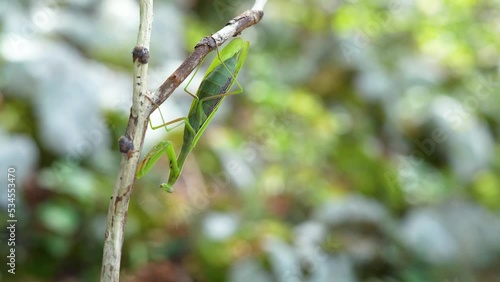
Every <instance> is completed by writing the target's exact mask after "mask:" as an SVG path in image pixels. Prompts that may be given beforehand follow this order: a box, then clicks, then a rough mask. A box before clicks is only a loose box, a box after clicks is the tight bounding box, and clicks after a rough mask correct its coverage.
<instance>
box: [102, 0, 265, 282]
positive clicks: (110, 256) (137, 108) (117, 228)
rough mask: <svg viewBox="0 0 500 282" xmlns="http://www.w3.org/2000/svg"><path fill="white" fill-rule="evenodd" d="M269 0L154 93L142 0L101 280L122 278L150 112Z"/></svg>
mask: <svg viewBox="0 0 500 282" xmlns="http://www.w3.org/2000/svg"><path fill="white" fill-rule="evenodd" d="M266 2H267V0H257V1H256V2H255V5H254V8H253V9H252V10H248V11H246V12H244V13H242V14H241V15H239V16H238V17H235V18H234V19H232V20H231V21H229V22H228V23H227V24H226V26H224V27H223V28H222V29H221V30H219V31H218V32H216V33H214V34H212V36H207V37H204V38H203V39H202V40H200V42H198V44H197V45H196V46H195V50H194V52H193V53H192V54H191V55H190V56H189V57H188V58H187V59H186V60H185V61H184V62H183V63H182V64H181V65H180V66H179V68H178V69H177V70H176V71H175V72H174V73H173V74H172V75H170V76H169V77H168V78H167V79H166V80H165V82H164V83H163V84H162V85H161V86H160V87H159V88H158V89H157V90H156V91H154V92H153V93H148V91H147V72H148V60H149V51H148V49H149V41H150V37H151V25H152V22H153V0H141V1H140V8H141V10H140V15H141V17H140V26H139V34H138V36H137V46H136V47H135V48H134V51H133V61H134V93H133V98H132V99H133V101H132V109H131V111H130V116H129V121H128V126H127V130H126V132H125V135H124V136H122V137H120V140H119V145H120V151H121V152H122V153H123V154H122V161H121V164H120V172H119V174H118V177H117V180H116V184H115V187H114V190H113V196H112V197H111V200H110V204H109V209H108V218H107V228H106V233H105V236H104V251H103V261H102V270H101V281H113V282H114V281H119V278H120V259H121V252H122V245H123V237H124V231H125V224H126V221H127V212H128V204H129V201H130V197H131V196H132V190H133V189H132V188H133V184H134V180H135V172H136V170H137V165H138V163H139V157H140V151H141V149H142V145H143V142H144V136H145V134H146V130H147V125H148V120H149V116H150V114H151V113H152V112H153V111H154V110H155V108H156V107H157V106H158V105H161V104H162V103H163V102H164V101H165V100H166V99H167V98H168V97H169V96H170V95H171V94H172V92H173V91H174V90H175V89H176V88H177V87H178V86H179V85H180V84H181V83H182V82H183V81H184V80H185V79H186V77H187V76H188V75H189V74H190V73H191V72H192V71H193V70H194V69H195V68H196V66H198V65H199V64H200V63H201V61H202V60H203V58H204V57H205V56H206V55H207V54H208V53H209V52H210V51H212V50H213V49H215V48H216V47H217V46H219V45H221V44H222V43H224V42H225V41H226V40H227V39H228V38H230V37H234V36H238V35H239V34H240V33H241V32H242V31H243V30H244V29H246V28H248V27H250V26H252V25H254V24H256V23H258V22H259V21H260V20H261V19H262V17H263V15H264V13H263V11H262V10H263V8H264V6H265V4H266Z"/></svg>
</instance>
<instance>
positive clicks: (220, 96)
mask: <svg viewBox="0 0 500 282" xmlns="http://www.w3.org/2000/svg"><path fill="white" fill-rule="evenodd" d="M249 45H250V43H249V42H248V41H243V40H242V39H241V38H236V39H234V40H233V41H231V42H230V43H229V44H228V45H227V46H226V47H224V49H222V51H220V52H219V51H217V58H215V59H214V60H213V62H212V63H211V64H210V66H209V67H208V70H207V72H206V73H205V76H204V77H203V80H202V82H201V84H200V87H199V88H198V91H197V92H196V95H193V94H192V93H190V92H189V91H187V90H186V88H187V86H186V88H185V90H186V92H187V93H188V94H190V95H191V96H193V98H194V100H193V102H192V104H191V108H190V110H189V113H188V116H187V117H183V118H178V119H175V120H173V121H170V122H167V123H164V124H162V125H159V126H153V125H152V124H151V128H153V129H157V128H160V127H165V128H166V129H167V127H166V126H167V125H171V124H173V123H177V122H183V123H184V137H183V143H182V147H181V150H180V153H179V155H178V157H177V158H176V155H175V150H174V147H173V144H172V142H171V141H161V142H160V143H158V144H157V145H156V146H154V147H153V148H152V149H151V151H150V152H149V153H148V154H147V155H146V157H144V160H143V161H142V162H141V163H140V165H139V167H138V169H137V172H136V177H137V178H141V177H143V176H144V175H146V174H147V173H148V172H149V171H150V170H151V168H152V167H153V166H154V165H155V163H156V162H157V161H158V160H159V159H160V157H161V156H162V155H163V154H165V153H166V154H167V157H168V159H169V162H170V172H169V176H168V181H167V183H162V184H160V188H162V189H163V190H164V191H166V192H169V193H172V192H173V188H172V187H173V185H174V184H175V182H176V181H177V179H178V178H179V176H180V174H181V172H182V167H183V165H184V161H185V160H186V157H187V156H188V154H189V153H190V152H191V151H192V150H193V148H194V147H195V146H196V143H198V140H199V139H200V137H201V135H202V134H203V132H204V131H205V130H206V128H207V126H208V124H209V123H210V121H211V120H212V118H213V117H214V115H215V112H217V110H218V109H219V106H220V105H221V104H222V101H223V100H224V98H225V97H226V96H229V95H234V94H239V93H241V92H242V91H243V88H242V87H241V85H240V84H239V83H238V81H237V80H236V77H237V76H238V73H239V71H240V69H241V67H242V66H243V63H244V62H245V59H246V56H247V53H248V48H249ZM193 77H194V76H193ZM192 79H193V78H191V79H190V80H189V83H190V82H191V80H192ZM234 82H236V84H237V85H238V90H236V91H234V92H229V91H230V89H231V86H232V85H233V83H234ZM189 83H188V85H189ZM160 115H161V112H160ZM162 118H163V117H162ZM167 131H169V130H168V129H167Z"/></svg>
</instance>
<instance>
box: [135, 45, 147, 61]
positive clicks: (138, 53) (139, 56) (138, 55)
mask: <svg viewBox="0 0 500 282" xmlns="http://www.w3.org/2000/svg"><path fill="white" fill-rule="evenodd" d="M136 60H137V61H139V63H141V64H143V65H144V64H147V63H148V61H149V50H148V48H146V47H143V46H135V47H134V50H132V61H133V62H134V63H135V61H136Z"/></svg>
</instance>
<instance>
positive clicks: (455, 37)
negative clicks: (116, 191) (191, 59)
mask: <svg viewBox="0 0 500 282" xmlns="http://www.w3.org/2000/svg"><path fill="white" fill-rule="evenodd" d="M252 5H253V1H250V0H248V1H247V0H235V1H231V0H214V1H197V0H190V1H181V0H178V1H156V2H155V6H154V12H155V18H154V24H153V33H152V42H151V59H150V77H149V86H150V89H151V90H154V89H156V87H158V86H159V85H160V84H161V83H162V82H163V80H164V79H165V78H166V77H167V76H168V75H169V74H170V73H171V72H172V71H173V70H174V69H175V68H176V67H177V66H178V65H179V64H180V63H181V62H182V61H183V60H184V59H185V58H186V57H187V55H188V54H189V52H190V51H191V50H192V49H193V47H194V45H195V44H196V42H197V41H198V40H200V39H201V38H202V37H203V36H206V35H209V34H211V33H213V32H215V31H216V30H218V29H220V28H221V27H222V26H223V25H224V24H225V22H226V21H227V20H229V19H231V18H232V17H234V16H236V15H238V14H240V13H241V12H243V11H244V10H246V9H248V8H250V7H251V6H252ZM138 13H139V12H138V2H137V1H133V0H121V1H118V0H104V1H97V0H50V1H49V0H42V1H28V0H24V1H8V0H2V1H1V2H0V15H1V22H0V72H1V74H0V91H1V92H0V168H1V171H0V175H1V179H2V180H1V181H2V187H6V183H7V182H6V181H7V180H6V174H7V168H8V167H11V166H14V167H15V168H16V179H17V187H18V188H17V192H16V217H17V219H18V223H17V230H16V236H17V237H16V244H17V245H16V259H17V260H16V263H17V268H16V275H15V276H13V275H11V274H8V273H7V272H6V270H7V267H6V264H5V260H6V254H7V250H6V248H7V244H6V239H7V236H8V233H7V231H6V229H5V228H2V231H1V238H0V242H1V246H0V250H1V253H2V255H1V257H2V260H1V261H2V264H1V265H2V267H1V268H2V270H1V274H0V280H1V281H97V280H98V278H99V276H100V264H101V258H102V244H103V237H104V235H103V234H104V230H105V220H106V213H107V208H108V203H109V198H110V196H111V193H112V189H113V184H114V182H115V179H116V176H117V170H118V167H119V163H120V158H121V155H120V153H119V152H118V148H117V139H118V138H119V136H121V135H122V134H123V133H124V130H125V127H126V122H127V118H128V114H129V113H128V111H129V109H130V105H131V94H132V70H133V68H132V63H131V62H132V57H131V50H132V48H133V47H134V44H135V41H136V37H137V30H138ZM499 34H500V4H499V2H498V1H493V0H490V1H488V0H485V1H479V0H477V1H474V0H458V1H457V0H454V1H452V0H442V1H431V0H399V1H398V0H395V1H375V0H368V1H357V0H350V1H336V0H308V1H307V0H293V1H285V0H270V1H269V3H268V4H267V6H266V8H265V16H264V19H263V20H262V22H260V23H259V24H258V25H256V26H254V27H252V28H249V29H247V30H245V31H244V32H243V34H242V35H241V37H243V38H244V39H246V40H249V41H250V42H251V47H250V51H249V55H248V58H247V61H246V63H245V65H244V68H243V70H242V72H241V73H240V76H239V81H240V83H241V84H242V85H243V87H244V92H243V94H241V95H236V96H233V97H230V98H228V99H226V100H225V104H224V105H223V106H222V107H221V109H220V110H219V112H218V113H217V115H216V117H215V118H214V120H213V121H212V123H211V124H210V126H209V127H208V129H207V131H206V132H205V134H204V135H203V137H202V138H201V139H200V142H199V143H198V145H197V147H196V148H195V150H194V151H193V153H192V154H191V156H190V157H189V158H188V161H187V163H186V165H185V168H184V171H183V174H182V177H181V178H180V180H179V181H178V183H177V184H176V186H175V192H174V193H173V194H166V193H164V192H162V191H161V190H159V189H158V188H157V187H158V184H159V183H161V182H164V181H165V180H166V178H167V175H168V160H167V159H166V158H165V159H163V160H161V161H160V162H159V163H158V164H157V165H156V166H155V168H154V169H153V170H152V172H150V173H149V174H148V175H147V176H146V177H144V178H143V179H141V180H139V181H137V182H136V185H135V188H134V193H133V198H132V201H131V203H130V210H129V213H128V223H127V230H126V234H125V244H124V249H123V257H122V276H121V278H122V280H123V281H141V282H147V281H238V282H246V281H283V282H290V281H292V282H295V281H311V282H312V281H318V282H322V281H342V282H343V281H500V268H499V265H500V218H499V209H500V201H499V200H500V144H499V135H500V114H499V106H498V105H500V96H499V93H500V90H499V89H500V76H499V70H500V58H499V55H500V50H499V47H500V43H499V42H500V41H499V40H498V39H499ZM212 58H213V57H211V58H210V59H209V60H211V59H212ZM207 65H208V63H205V64H203V65H202V67H201V70H200V71H199V73H198V74H197V76H196V77H195V79H194V80H193V82H192V83H191V84H190V85H189V86H188V89H189V90H190V91H192V92H194V91H196V89H197V85H198V84H199V82H200V78H201V77H202V75H203V72H204V69H206V67H207ZM190 103H191V98H190V97H189V95H186V94H185V93H184V91H183V90H182V87H181V88H180V89H178V90H177V91H176V92H175V93H174V95H173V96H171V98H170V99H169V100H167V102H166V103H165V104H164V105H163V106H162V113H163V115H164V116H166V117H167V118H168V119H173V118H177V117H180V116H184V115H186V113H187V111H188V110H189V105H190ZM152 120H153V123H155V124H159V123H160V122H161V120H160V118H159V115H158V114H154V115H153V117H152ZM182 132H183V131H182V129H181V128H179V129H177V130H174V131H172V132H170V133H169V134H167V133H166V132H165V131H164V130H155V131H153V130H150V131H148V133H147V138H146V141H145V148H144V152H143V153H146V152H147V150H149V149H150V148H151V147H152V146H154V145H155V144H156V143H157V142H158V141H159V140H162V139H165V138H168V139H169V140H172V141H173V142H174V143H175V144H176V146H177V148H178V147H179V146H180V144H181V141H182ZM7 203H8V201H7V193H6V190H5V189H2V193H0V208H1V210H2V212H1V215H2V217H1V218H0V219H1V222H2V225H3V224H5V222H6V219H7V217H6V216H7V214H6V211H7Z"/></svg>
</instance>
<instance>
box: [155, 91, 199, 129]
mask: <svg viewBox="0 0 500 282" xmlns="http://www.w3.org/2000/svg"><path fill="white" fill-rule="evenodd" d="M146 97H147V98H148V99H150V98H149V97H148V96H146ZM196 99H198V98H197V97H196ZM150 101H151V102H153V104H155V106H156V109H158V112H159V113H160V117H161V120H162V124H160V125H153V122H152V121H151V118H149V126H150V127H151V129H153V130H156V129H158V128H161V127H163V128H165V130H166V131H167V132H170V131H172V130H174V129H175V128H177V127H178V126H179V125H181V124H182V123H184V125H185V126H187V127H188V129H189V130H190V131H193V132H194V129H193V127H192V126H191V125H190V124H189V122H188V119H187V118H186V117H180V118H176V119H173V120H171V121H169V122H165V118H163V114H162V113H161V110H160V107H159V106H158V104H156V103H155V102H154V101H153V100H151V99H150ZM175 123H178V124H177V125H176V126H173V127H171V128H169V127H168V125H171V124H175Z"/></svg>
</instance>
